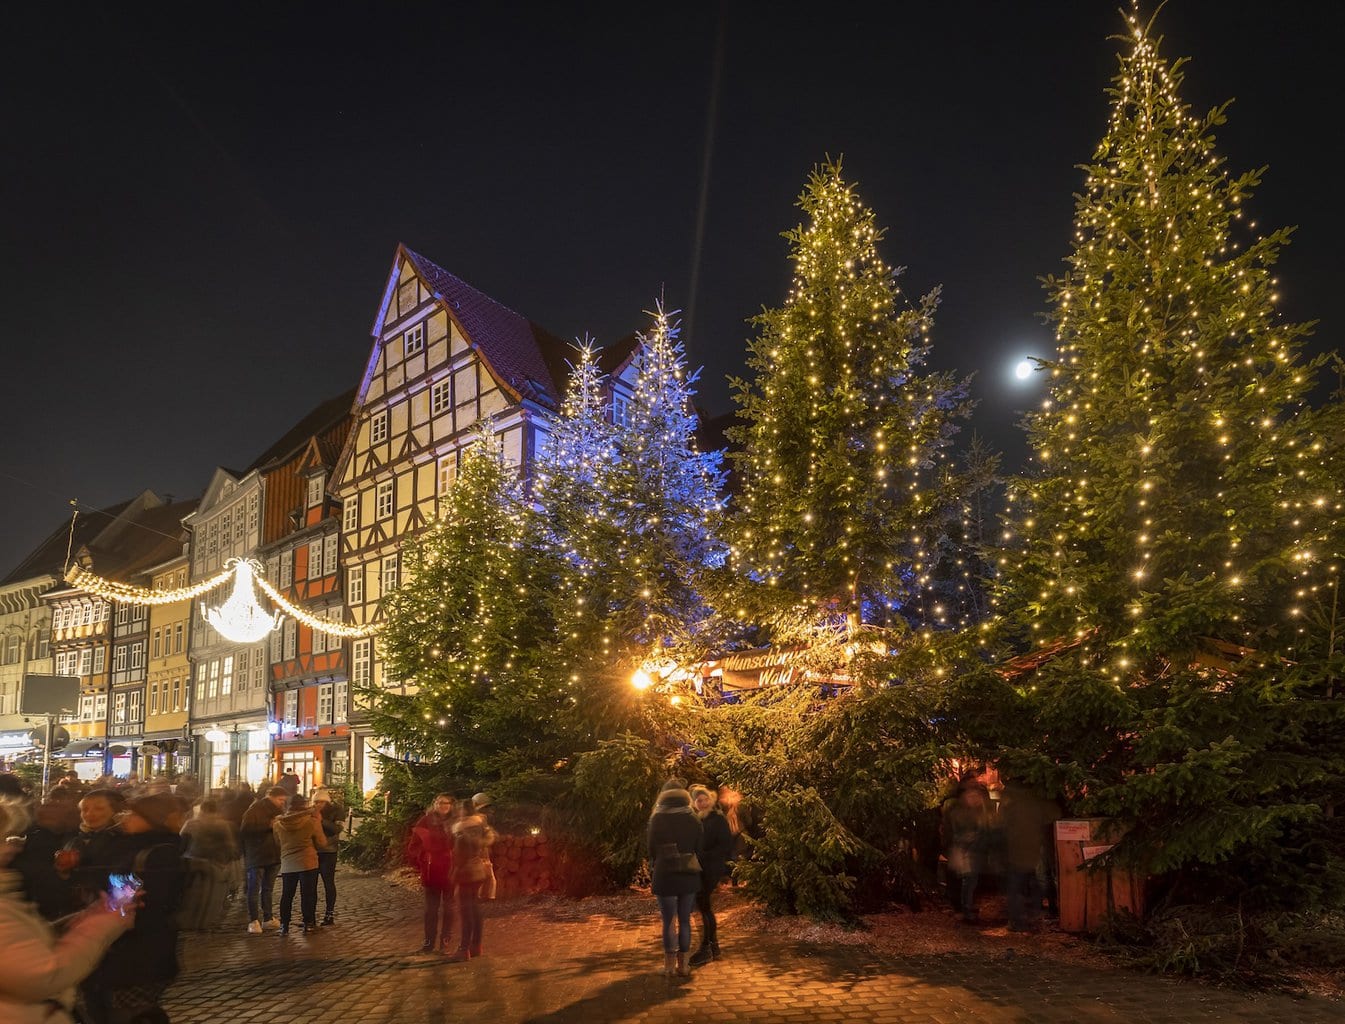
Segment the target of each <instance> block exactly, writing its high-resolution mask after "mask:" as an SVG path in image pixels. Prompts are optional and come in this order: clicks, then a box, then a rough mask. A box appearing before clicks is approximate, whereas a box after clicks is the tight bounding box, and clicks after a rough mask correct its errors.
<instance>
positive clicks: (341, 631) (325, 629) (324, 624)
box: [255, 576, 383, 640]
mask: <svg viewBox="0 0 1345 1024" xmlns="http://www.w3.org/2000/svg"><path fill="white" fill-rule="evenodd" d="M255 582H256V584H257V586H258V587H259V588H260V589H261V591H262V593H263V594H265V595H266V596H267V597H269V598H270V599H271V601H272V603H273V604H275V606H276V607H277V608H279V609H280V610H281V611H283V612H284V613H285V614H286V615H290V616H292V617H293V618H294V619H295V620H296V621H298V622H301V623H303V624H304V625H305V626H307V627H308V628H309V629H316V630H317V631H318V632H320V633H326V634H327V635H328V636H336V637H341V638H342V639H343V640H363V639H365V638H366V637H371V636H374V635H375V634H377V633H378V632H379V631H380V630H381V629H382V628H383V627H382V624H381V623H377V622H373V623H369V624H367V625H364V626H348V625H346V624H345V623H343V622H334V621H333V620H331V619H324V618H321V617H320V616H317V615H314V614H312V613H311V612H306V611H304V610H303V609H302V608H300V607H299V606H298V605H295V604H293V603H291V602H290V601H288V600H286V598H285V595H284V594H282V593H281V592H280V591H279V590H277V589H276V588H275V587H273V586H272V585H271V583H270V582H269V581H268V580H267V579H266V577H264V576H257V577H255Z"/></svg>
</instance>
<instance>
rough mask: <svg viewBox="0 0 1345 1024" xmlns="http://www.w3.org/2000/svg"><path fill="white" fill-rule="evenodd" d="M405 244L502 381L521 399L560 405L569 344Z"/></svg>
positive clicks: (406, 250)
mask: <svg viewBox="0 0 1345 1024" xmlns="http://www.w3.org/2000/svg"><path fill="white" fill-rule="evenodd" d="M402 248H403V250H404V251H405V253H406V255H407V257H408V258H409V259H410V260H411V263H412V265H413V266H414V267H415V269H416V272H417V273H419V274H420V276H421V277H422V278H424V279H425V282H426V283H427V284H428V285H429V286H430V289H431V290H432V291H433V292H434V293H435V295H436V297H438V298H440V299H442V300H444V301H445V302H447V303H448V305H449V308H450V309H451V310H452V311H453V316H454V317H456V318H457V320H458V322H459V323H460V324H461V325H462V329H463V331H464V332H466V334H467V336H468V338H470V339H471V341H472V343H473V344H475V345H476V346H477V348H478V349H479V350H480V351H481V354H482V355H483V356H484V357H485V359H486V361H487V362H488V363H489V364H490V365H491V367H492V369H494V371H495V372H496V373H497V374H498V375H499V376H500V378H501V379H502V380H503V382H504V383H505V384H506V385H507V386H509V387H510V388H512V389H513V390H514V392H515V393H517V394H518V395H519V396H520V397H522V398H527V399H531V400H533V401H535V402H540V403H542V404H544V405H548V406H551V407H552V408H557V407H559V405H560V400H561V397H562V396H563V395H564V393H565V380H566V375H567V374H566V360H567V359H568V358H569V356H568V353H569V346H568V345H567V344H566V343H565V342H563V341H561V340H560V339H559V338H557V337H556V336H555V335H553V334H551V333H550V332H549V331H546V330H545V329H543V328H542V327H539V326H538V325H537V324H535V323H533V322H532V321H531V320H529V319H528V318H527V317H525V316H522V315H520V314H518V313H515V312H514V311H513V310H512V309H510V308H509V307H508V306H505V305H503V304H502V303H499V302H496V301H495V300H494V299H492V298H491V297H490V296H489V295H486V294H484V293H483V292H479V291H477V290H476V289H475V288H473V287H472V286H471V285H469V284H468V283H467V282H466V281H464V280H462V279H461V278H459V277H456V276H455V275H453V274H450V273H449V272H448V271H447V270H445V269H444V268H443V267H441V266H439V265H438V264H436V263H434V262H433V261H431V260H428V259H426V258H425V257H424V256H421V255H420V254H419V253H417V252H412V251H411V250H410V249H407V248H406V247H405V246H403V247H402Z"/></svg>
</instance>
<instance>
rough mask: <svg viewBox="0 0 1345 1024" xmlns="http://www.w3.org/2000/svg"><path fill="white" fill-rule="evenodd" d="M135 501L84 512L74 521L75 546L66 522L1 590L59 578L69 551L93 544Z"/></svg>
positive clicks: (26, 559)
mask: <svg viewBox="0 0 1345 1024" xmlns="http://www.w3.org/2000/svg"><path fill="white" fill-rule="evenodd" d="M133 500H134V499H132V498H127V499H126V500H125V501H122V502H119V503H117V504H116V505H109V506H108V507H107V508H101V509H96V510H94V511H89V512H86V511H84V510H82V509H81V510H80V514H79V516H78V517H77V518H76V519H75V536H74V539H73V543H72V542H71V537H70V520H69V519H66V520H65V522H63V523H61V525H60V526H58V527H56V529H54V530H53V531H52V532H51V533H50V534H49V535H48V536H47V539H46V540H44V541H43V542H42V543H41V544H39V545H38V546H37V547H36V548H34V549H33V550H32V552H30V553H29V555H28V557H27V558H25V559H24V560H23V561H22V562H20V563H19V564H18V565H17V566H15V568H14V569H13V571H11V572H10V574H9V575H8V576H6V577H5V578H4V579H3V580H0V586H3V585H7V584H10V583H18V582H20V581H21V580H29V579H32V578H33V577H35V576H47V575H51V576H56V577H57V578H59V577H60V576H62V575H63V574H64V573H65V553H66V551H67V549H68V550H70V551H71V552H74V551H78V550H79V549H80V548H81V547H83V546H84V545H86V544H89V543H91V542H92V541H93V539H94V538H95V537H97V536H98V534H100V533H101V532H102V531H103V530H105V529H106V528H107V527H108V525H109V524H110V523H112V522H113V521H114V520H115V519H116V518H117V516H119V515H121V513H122V512H123V511H124V510H125V508H126V506H127V505H129V504H130V503H131V502H132V501H133Z"/></svg>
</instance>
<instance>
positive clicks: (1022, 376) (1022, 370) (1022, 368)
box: [1013, 359, 1036, 380]
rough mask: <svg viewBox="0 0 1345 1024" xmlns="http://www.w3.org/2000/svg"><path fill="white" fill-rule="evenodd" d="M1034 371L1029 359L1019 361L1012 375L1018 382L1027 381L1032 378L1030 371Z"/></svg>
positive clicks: (1034, 367) (1033, 365)
mask: <svg viewBox="0 0 1345 1024" xmlns="http://www.w3.org/2000/svg"><path fill="white" fill-rule="evenodd" d="M1034 369H1036V366H1035V364H1034V363H1033V362H1032V360H1031V359H1020V360H1019V361H1018V365H1017V366H1015V367H1014V368H1013V375H1014V376H1015V377H1017V378H1018V379H1019V380H1027V379H1028V378H1029V377H1031V376H1032V371H1033V370H1034Z"/></svg>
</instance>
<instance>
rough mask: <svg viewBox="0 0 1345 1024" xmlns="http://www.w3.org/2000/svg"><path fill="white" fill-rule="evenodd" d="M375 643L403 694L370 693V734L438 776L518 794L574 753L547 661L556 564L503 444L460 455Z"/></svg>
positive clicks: (563, 689) (484, 444) (566, 692)
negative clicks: (437, 514) (508, 787)
mask: <svg viewBox="0 0 1345 1024" xmlns="http://www.w3.org/2000/svg"><path fill="white" fill-rule="evenodd" d="M403 558H404V564H405V570H406V571H405V582H404V583H403V585H402V586H401V587H400V588H399V589H398V590H396V591H394V592H393V593H392V594H391V595H389V596H388V598H387V599H386V605H385V607H386V611H387V625H386V627H385V628H384V630H383V632H382V634H381V635H380V644H381V645H382V649H383V651H384V652H385V656H386V657H387V659H388V663H389V666H390V668H391V670H392V672H393V673H394V674H396V675H397V676H399V677H401V678H404V679H406V680H408V681H409V682H411V683H413V687H412V692H411V693H409V694H407V695H403V694H398V693H393V692H390V691H386V690H381V689H378V688H371V689H370V690H369V691H368V692H367V693H366V695H365V696H366V698H367V699H368V700H369V704H370V721H371V723H372V725H373V727H374V730H375V732H377V733H378V734H379V735H380V736H383V737H386V738H387V739H389V740H391V741H392V743H393V745H394V747H395V749H396V751H397V753H398V754H401V755H408V756H411V757H413V758H415V759H418V760H420V761H424V762H433V763H434V764H435V771H436V772H437V773H438V774H440V775H441V776H453V777H463V778H466V779H470V780H473V781H477V782H488V781H494V780H497V779H502V778H508V779H510V780H512V782H513V784H514V785H516V786H517V785H521V784H522V783H524V782H525V781H526V780H527V779H528V778H529V777H530V776H532V775H535V774H537V773H541V772H544V771H546V770H547V769H548V768H549V767H550V766H551V765H552V764H553V763H554V762H555V761H556V760H558V759H560V758H564V757H565V756H567V755H568V754H569V753H570V752H571V751H572V750H574V749H575V746H574V743H575V737H574V736H573V735H570V734H568V733H567V731H566V730H567V728H568V727H569V725H568V723H569V720H570V716H569V712H570V709H571V708H572V707H573V706H574V704H575V702H576V697H575V695H574V691H573V690H572V689H571V687H570V686H568V685H567V683H566V681H565V680H564V678H563V677H561V676H559V675H558V673H557V670H556V666H555V661H554V651H555V650H556V647H557V636H556V633H555V628H554V619H553V617H552V609H551V601H550V593H551V591H552V589H553V588H554V581H555V577H556V567H555V560H554V558H553V556H552V554H551V552H550V549H549V548H548V547H547V545H546V543H545V535H544V534H543V531H542V528H541V522H540V516H539V515H538V513H537V511H536V510H535V509H534V508H533V506H532V505H531V503H530V502H529V501H528V500H527V498H526V496H525V494H524V492H523V489H522V486H521V483H520V481H519V480H518V478H517V471H516V470H514V469H512V468H511V467H509V466H506V465H505V464H504V461H503V455H502V452H501V449H500V447H499V444H498V442H497V441H496V440H495V438H494V437H493V436H492V435H489V434H487V435H483V437H482V438H481V440H480V441H478V442H477V443H475V444H473V445H472V446H471V447H470V448H469V449H468V450H467V451H466V452H465V453H464V455H463V459H462V468H461V472H460V473H459V475H458V477H457V479H456V480H455V481H454V484H453V487H452V488H451V489H450V491H449V493H448V495H447V496H446V499H445V507H444V509H443V515H442V517H441V518H440V519H438V520H437V521H436V522H435V523H434V525H433V526H431V527H430V529H429V530H428V531H426V532H425V533H424V534H423V535H421V536H420V537H418V538H416V539H415V540H414V541H412V542H410V543H409V544H408V545H407V547H406V548H405V549H404V554H403Z"/></svg>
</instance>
